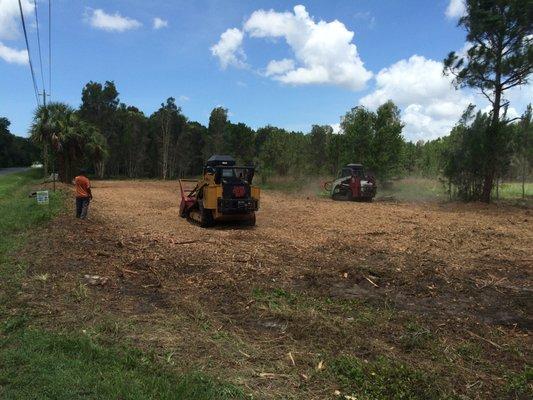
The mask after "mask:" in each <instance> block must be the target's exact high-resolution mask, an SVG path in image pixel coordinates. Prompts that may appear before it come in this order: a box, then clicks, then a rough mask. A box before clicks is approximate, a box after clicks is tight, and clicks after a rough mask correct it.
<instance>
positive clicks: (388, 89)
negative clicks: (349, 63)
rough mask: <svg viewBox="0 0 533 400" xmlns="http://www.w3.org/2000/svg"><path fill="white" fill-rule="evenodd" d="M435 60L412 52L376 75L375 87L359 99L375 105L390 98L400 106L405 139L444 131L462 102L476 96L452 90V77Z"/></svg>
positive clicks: (460, 110)
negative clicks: (409, 55) (411, 54)
mask: <svg viewBox="0 0 533 400" xmlns="http://www.w3.org/2000/svg"><path fill="white" fill-rule="evenodd" d="M442 68H443V65H442V63H441V62H439V61H434V60H430V59H427V58H425V57H422V56H417V55H414V56H412V57H410V58H409V59H407V60H401V61H398V62H396V63H395V64H393V65H391V66H390V67H388V68H384V69H382V70H381V71H380V72H379V73H378V74H377V75H376V88H375V90H374V91H373V92H371V93H370V94H368V95H366V96H364V97H363V98H362V99H361V100H360V104H361V105H363V106H366V107H368V108H370V109H375V108H377V107H379V106H380V105H381V104H383V103H385V102H386V101H388V100H392V101H393V102H394V103H395V104H397V105H398V106H399V107H400V108H401V109H402V110H403V112H402V119H403V121H404V122H405V128H404V134H405V136H406V137H407V138H408V139H411V140H417V139H434V138H436V137H439V136H443V135H446V134H448V133H449V132H450V129H451V128H452V127H453V126H454V125H455V124H456V122H457V121H458V119H459V118H460V116H461V114H462V113H463V111H464V109H465V108H466V106H467V105H468V104H470V103H476V100H479V99H477V98H476V96H474V95H473V94H472V93H471V92H470V91H467V90H455V88H454V87H453V85H452V78H451V77H448V76H444V75H443V74H442Z"/></svg>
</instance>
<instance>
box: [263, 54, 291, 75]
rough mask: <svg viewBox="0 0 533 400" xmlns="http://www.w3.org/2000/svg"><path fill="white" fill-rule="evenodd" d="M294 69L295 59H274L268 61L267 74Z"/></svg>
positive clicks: (276, 73) (279, 73) (278, 73)
mask: <svg viewBox="0 0 533 400" xmlns="http://www.w3.org/2000/svg"><path fill="white" fill-rule="evenodd" d="M293 69H294V60H291V59H290V58H284V59H283V60H279V61H276V60H272V61H270V62H269V63H268V65H267V67H266V71H265V75H266V76H272V75H282V74H285V73H287V72H288V71H291V70H293Z"/></svg>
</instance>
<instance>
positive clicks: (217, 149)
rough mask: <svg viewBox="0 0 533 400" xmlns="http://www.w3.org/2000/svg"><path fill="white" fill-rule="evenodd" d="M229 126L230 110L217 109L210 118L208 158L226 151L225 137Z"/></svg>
mask: <svg viewBox="0 0 533 400" xmlns="http://www.w3.org/2000/svg"><path fill="white" fill-rule="evenodd" d="M227 125H228V110H227V109H226V108H224V107H216V108H214V109H213V111H211V115H210V116H209V126H208V128H207V133H208V143H207V152H206V157H209V156H210V155H212V154H219V153H221V152H222V151H223V150H224V137H225V136H226V129H227Z"/></svg>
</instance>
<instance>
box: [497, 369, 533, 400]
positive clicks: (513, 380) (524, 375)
mask: <svg viewBox="0 0 533 400" xmlns="http://www.w3.org/2000/svg"><path fill="white" fill-rule="evenodd" d="M503 396H506V397H505V398H509V399H524V400H526V399H531V398H533V367H532V366H530V365H526V366H525V367H524V371H522V372H520V373H513V374H509V375H507V376H506V384H505V386H504V388H503V393H502V397H503Z"/></svg>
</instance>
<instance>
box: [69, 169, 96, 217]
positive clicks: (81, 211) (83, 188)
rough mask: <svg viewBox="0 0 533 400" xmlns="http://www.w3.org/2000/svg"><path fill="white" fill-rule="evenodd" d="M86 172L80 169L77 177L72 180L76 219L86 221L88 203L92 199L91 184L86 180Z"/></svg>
mask: <svg viewBox="0 0 533 400" xmlns="http://www.w3.org/2000/svg"><path fill="white" fill-rule="evenodd" d="M86 175H87V172H86V171H85V170H84V169H80V172H79V175H78V176H77V177H75V178H74V188H75V195H76V218H80V219H86V218H87V213H88V211H89V202H90V201H91V200H92V199H93V194H92V193H91V182H89V179H88V178H87V176H86Z"/></svg>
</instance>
